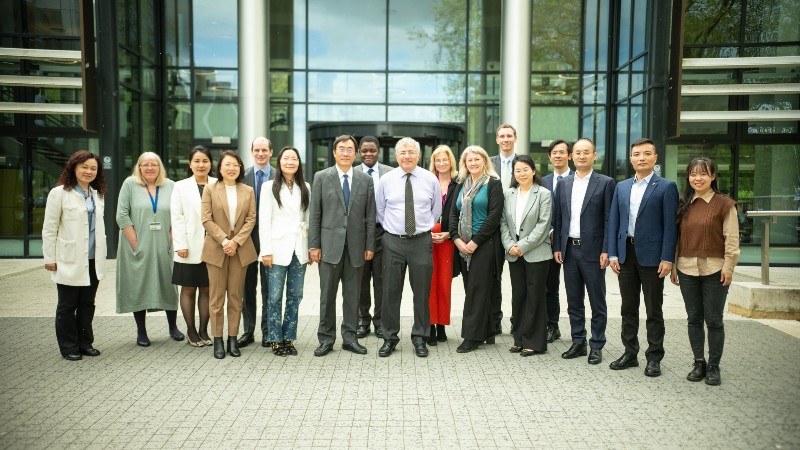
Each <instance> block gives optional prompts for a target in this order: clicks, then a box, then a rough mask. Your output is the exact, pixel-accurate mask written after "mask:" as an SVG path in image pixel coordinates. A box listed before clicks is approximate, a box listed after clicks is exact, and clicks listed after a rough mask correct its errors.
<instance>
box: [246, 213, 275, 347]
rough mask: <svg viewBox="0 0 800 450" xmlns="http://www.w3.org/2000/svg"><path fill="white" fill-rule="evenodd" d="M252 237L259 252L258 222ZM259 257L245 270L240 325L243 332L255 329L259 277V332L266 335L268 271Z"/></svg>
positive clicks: (250, 331)
mask: <svg viewBox="0 0 800 450" xmlns="http://www.w3.org/2000/svg"><path fill="white" fill-rule="evenodd" d="M250 237H251V238H252V239H253V244H255V246H256V252H259V251H260V250H259V248H260V247H259V242H258V223H256V227H255V229H254V231H253V234H251V235H250ZM260 261H261V260H260V258H259V260H258V261H256V262H254V263H252V264H250V265H249V266H247V272H245V275H244V293H243V296H242V327H243V328H244V332H245V333H250V334H253V333H255V330H256V316H257V315H258V303H259V302H258V295H257V293H256V286H257V285H258V279H259V278H261V302H260V303H261V334H262V335H263V336H267V335H268V333H267V322H268V321H269V317H268V314H267V302H268V299H269V272H268V269H267V267H266V266H265V265H263V264H261V262H260Z"/></svg>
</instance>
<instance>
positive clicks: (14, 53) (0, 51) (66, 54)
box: [0, 47, 81, 63]
mask: <svg viewBox="0 0 800 450" xmlns="http://www.w3.org/2000/svg"><path fill="white" fill-rule="evenodd" d="M0 58H11V59H27V60H39V61H51V62H69V63H77V62H80V60H81V52H80V51H79V50H40V49H33V48H10V47H0Z"/></svg>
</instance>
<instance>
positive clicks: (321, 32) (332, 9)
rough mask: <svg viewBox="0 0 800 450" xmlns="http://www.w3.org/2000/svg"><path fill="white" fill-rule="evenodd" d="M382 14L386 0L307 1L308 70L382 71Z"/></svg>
mask: <svg viewBox="0 0 800 450" xmlns="http://www.w3.org/2000/svg"><path fill="white" fill-rule="evenodd" d="M365 17H369V18H372V19H371V20H365V19H364V18H365ZM384 17H386V3H385V2H365V1H362V0H337V1H335V2H332V1H329V0H309V2H308V67H309V69H329V70H330V69H332V70H384V69H385V68H386V22H385V21H384V19H383V18H384Z"/></svg>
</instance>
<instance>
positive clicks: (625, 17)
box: [616, 0, 633, 66]
mask: <svg viewBox="0 0 800 450" xmlns="http://www.w3.org/2000/svg"><path fill="white" fill-rule="evenodd" d="M632 2H633V0H621V1H620V12H619V37H618V41H619V44H618V45H619V46H618V48H617V64H616V65H617V66H622V65H624V64H625V63H626V62H628V61H630V59H631V55H630V51H631V3H632Z"/></svg>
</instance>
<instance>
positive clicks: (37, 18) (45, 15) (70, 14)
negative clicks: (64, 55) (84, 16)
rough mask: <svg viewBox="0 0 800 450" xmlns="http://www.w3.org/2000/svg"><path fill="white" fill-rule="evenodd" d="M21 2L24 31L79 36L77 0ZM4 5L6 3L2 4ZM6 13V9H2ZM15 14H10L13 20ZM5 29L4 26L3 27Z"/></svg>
mask: <svg viewBox="0 0 800 450" xmlns="http://www.w3.org/2000/svg"><path fill="white" fill-rule="evenodd" d="M22 3H23V7H24V8H25V17H26V19H27V20H23V21H22V26H23V27H25V29H24V31H25V32H28V33H32V34H43V35H46V36H79V35H80V30H81V23H80V22H81V19H80V11H79V9H78V8H79V4H80V2H78V1H66V2H64V1H62V2H55V3H54V2H52V1H49V0H26V1H24V2H22ZM3 6H4V7H5V6H7V5H3ZM3 11H5V12H6V13H4V14H3V15H6V14H7V12H8V10H7V9H3ZM14 17H19V16H17V15H14V14H11V18H12V20H13V18H14ZM3 28H4V30H5V27H3Z"/></svg>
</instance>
